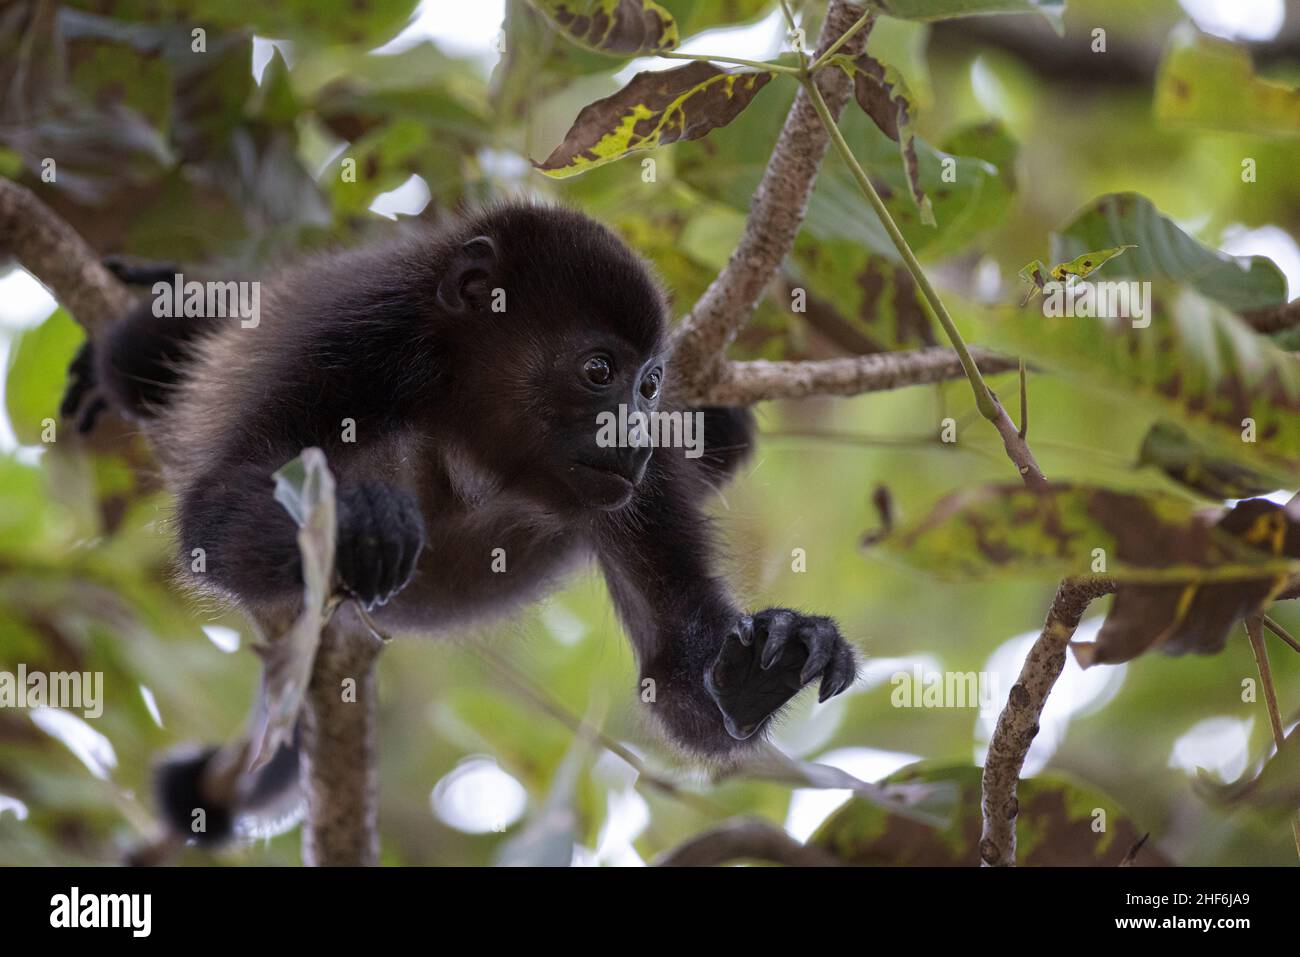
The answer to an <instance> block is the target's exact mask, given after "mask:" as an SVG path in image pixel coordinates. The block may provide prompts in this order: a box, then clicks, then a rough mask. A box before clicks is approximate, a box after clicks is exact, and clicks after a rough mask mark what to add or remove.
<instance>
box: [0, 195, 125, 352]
mask: <svg viewBox="0 0 1300 957" xmlns="http://www.w3.org/2000/svg"><path fill="white" fill-rule="evenodd" d="M7 256H13V257H15V258H16V259H17V260H18V261H19V262H20V263H22V265H23V266H24V267H25V268H26V269H27V271H28V272H30V273H31V274H32V275H33V276H35V277H36V278H37V279H39V280H40V281H41V282H42V283H44V284H45V285H46V286H47V287H49V289H50V290H51V292H53V294H54V297H55V298H56V299H58V301H59V302H60V303H61V304H62V305H63V306H64V307H65V308H66V309H67V310H68V311H69V312H70V313H72V316H73V318H74V319H76V320H77V322H79V323H81V325H82V327H83V328H84V329H85V330H86V331H87V333H89V334H91V335H94V334H96V333H97V332H98V331H99V330H102V329H103V328H105V327H106V326H107V325H108V324H109V323H111V322H113V321H114V320H116V319H117V318H118V317H119V316H121V315H122V314H123V313H124V312H126V311H127V309H129V308H130V307H131V303H132V298H131V294H130V292H128V291H127V288H126V287H125V286H124V285H122V284H121V283H120V282H118V280H117V278H116V277H115V276H114V275H113V274H112V273H110V272H109V271H108V270H107V269H105V268H104V267H103V266H102V265H100V262H99V256H98V255H96V253H95V251H94V250H93V249H91V248H90V246H88V245H87V244H86V242H85V240H83V239H82V238H81V237H80V236H78V235H77V233H76V231H75V230H74V229H73V228H72V227H71V226H69V225H68V224H67V223H65V222H64V221H63V220H62V219H60V218H59V217H58V216H57V215H55V214H54V212H53V211H52V210H51V209H50V208H49V207H48V206H46V205H45V204H44V203H42V202H41V201H40V200H39V199H38V198H37V197H36V194H35V193H33V192H32V191H31V190H29V189H27V188H26V187H23V186H19V185H18V184H17V183H14V182H12V181H10V180H7V179H3V178H0V257H7Z"/></svg>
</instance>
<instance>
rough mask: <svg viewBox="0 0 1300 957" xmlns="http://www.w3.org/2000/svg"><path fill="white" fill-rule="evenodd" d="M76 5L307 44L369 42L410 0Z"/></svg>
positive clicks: (393, 28)
mask: <svg viewBox="0 0 1300 957" xmlns="http://www.w3.org/2000/svg"><path fill="white" fill-rule="evenodd" d="M77 6H78V7H81V8H82V9H84V10H89V11H92V12H94V13H99V14H103V15H105V16H110V17H115V18H117V19H119V20H125V21H134V22H143V23H162V24H173V23H176V22H183V23H186V24H199V25H202V26H204V27H205V28H207V29H208V32H209V34H211V33H212V32H213V30H212V28H213V27H221V28H228V29H231V30H239V31H247V32H248V33H252V34H256V35H257V36H262V37H277V38H283V39H293V40H297V41H301V42H307V43H320V44H330V43H350V44H358V45H370V46H373V45H375V44H378V43H383V42H384V41H385V40H389V39H391V38H392V37H393V35H394V34H396V33H397V32H398V31H399V30H401V29H402V27H403V25H404V24H405V23H406V22H407V21H408V20H409V19H410V17H411V13H412V9H413V6H414V4H413V3H412V2H411V0H358V2H355V3H338V4H333V3H321V2H320V0H277V2H276V3H253V4H248V3H229V2H227V0H78V2H77ZM209 39H211V36H209Z"/></svg>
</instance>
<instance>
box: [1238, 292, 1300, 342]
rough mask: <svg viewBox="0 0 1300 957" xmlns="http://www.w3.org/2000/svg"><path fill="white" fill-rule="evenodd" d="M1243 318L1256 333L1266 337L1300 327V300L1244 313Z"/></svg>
mask: <svg viewBox="0 0 1300 957" xmlns="http://www.w3.org/2000/svg"><path fill="white" fill-rule="evenodd" d="M1242 318H1243V319H1245V320H1246V323H1247V324H1248V325H1249V326H1250V327H1251V328H1252V329H1254V330H1255V331H1256V332H1262V333H1264V334H1265V335H1268V334H1269V333H1273V332H1281V331H1282V330H1283V329H1290V328H1292V327H1294V326H1300V299H1292V300H1291V301H1290V302H1284V303H1282V305H1280V306H1273V307H1272V308H1270V309H1256V310H1255V311H1254V312H1247V313H1244V314H1243V315H1242Z"/></svg>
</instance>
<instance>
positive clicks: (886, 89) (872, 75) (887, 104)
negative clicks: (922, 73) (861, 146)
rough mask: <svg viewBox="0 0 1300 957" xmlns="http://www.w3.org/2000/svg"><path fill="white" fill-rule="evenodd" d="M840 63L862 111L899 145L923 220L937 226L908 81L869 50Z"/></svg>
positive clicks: (905, 171)
mask: <svg viewBox="0 0 1300 957" xmlns="http://www.w3.org/2000/svg"><path fill="white" fill-rule="evenodd" d="M836 63H837V64H838V65H839V66H840V68H841V69H843V70H844V71H845V72H846V73H848V75H849V76H850V77H851V78H852V79H853V96H854V99H856V100H857V102H858V106H860V107H862V111H863V112H864V113H866V114H867V116H869V117H871V119H872V121H873V122H874V123H875V124H876V126H878V127H879V128H880V131H881V132H882V133H884V134H885V135H886V136H888V137H889V138H890V139H891V140H893V141H894V142H896V143H897V144H898V151H899V154H900V155H901V156H902V160H903V172H904V174H905V175H906V177H907V185H908V189H909V191H910V192H911V194H912V201H913V202H914V203H916V207H917V209H918V210H920V212H921V222H923V223H925V224H926V225H927V226H933V225H934V224H935V220H934V208H933V207H932V206H931V205H930V198H929V197H928V196H926V194H925V190H924V189H922V188H921V170H920V162H919V161H918V159H917V155H916V132H915V130H914V129H913V127H912V123H913V120H914V119H915V108H914V107H913V103H914V102H915V101H914V100H913V98H912V93H911V91H910V90H908V88H907V82H906V81H905V80H904V79H903V77H902V75H901V74H900V73H899V72H898V71H897V70H895V69H894V68H893V67H892V66H889V65H888V64H885V63H882V62H881V61H880V60H877V59H876V58H875V57H873V56H872V55H871V54H869V53H862V54H860V55H859V56H857V57H855V58H851V57H846V56H841V57H837V58H836Z"/></svg>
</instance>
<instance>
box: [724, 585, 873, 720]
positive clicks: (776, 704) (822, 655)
mask: <svg viewBox="0 0 1300 957" xmlns="http://www.w3.org/2000/svg"><path fill="white" fill-rule="evenodd" d="M818 675H820V676H821V679H822V680H821V689H820V692H819V694H818V700H819V701H825V700H826V699H827V698H831V697H834V696H835V695H837V694H839V693H840V692H841V691H843V690H844V689H845V688H847V687H848V686H849V685H851V684H852V683H853V679H854V678H856V677H857V659H856V658H855V656H854V654H853V649H852V648H851V647H850V646H849V644H848V642H846V641H845V640H844V639H843V638H842V637H841V636H840V631H839V628H837V627H836V625H835V622H834V621H832V620H831V619H830V618H824V617H822V616H819V615H801V614H800V613H799V612H797V611H791V610H790V609H788V608H768V609H767V610H766V611H760V612H757V613H755V614H753V615H743V616H742V617H741V618H740V620H739V621H737V622H736V624H735V625H734V626H733V627H732V629H731V631H730V633H728V635H727V637H726V638H725V639H724V640H723V643H722V650H721V651H720V652H718V657H717V658H716V659H715V660H714V662H713V666H712V667H711V668H709V669H708V670H707V671H706V672H705V674H704V685H705V687H706V688H707V689H708V691H709V694H710V695H711V696H712V698H713V700H714V702H716V703H717V705H718V708H719V709H720V710H721V711H722V719H723V724H724V725H725V726H726V728H727V733H728V734H730V735H731V736H732V737H733V738H736V739H737V740H741V741H743V740H744V739H746V738H748V737H750V736H751V735H753V734H754V732H756V731H757V730H758V729H759V728H760V727H762V725H763V723H764V722H766V721H767V719H768V718H770V717H771V716H772V715H773V714H774V713H775V712H776V711H778V710H779V709H780V708H781V706H782V705H784V704H785V703H786V702H787V701H789V700H790V699H791V698H793V697H794V696H795V695H796V694H798V692H799V689H801V688H802V687H803V686H804V685H806V684H808V683H809V682H810V681H812V680H813V679H814V678H816V677H817V676H818Z"/></svg>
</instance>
